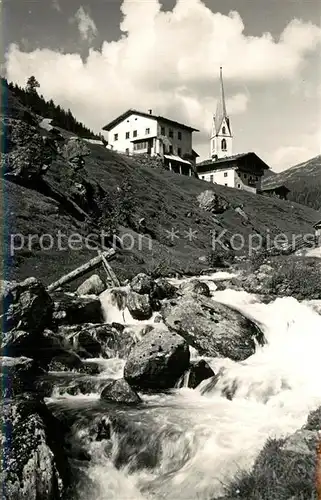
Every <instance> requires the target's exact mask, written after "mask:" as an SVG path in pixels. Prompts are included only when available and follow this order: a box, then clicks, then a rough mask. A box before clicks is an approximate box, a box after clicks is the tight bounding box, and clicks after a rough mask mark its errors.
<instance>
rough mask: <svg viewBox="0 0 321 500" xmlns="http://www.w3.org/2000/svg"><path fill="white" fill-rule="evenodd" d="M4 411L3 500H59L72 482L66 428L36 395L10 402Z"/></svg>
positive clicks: (7, 402)
mask: <svg viewBox="0 0 321 500" xmlns="http://www.w3.org/2000/svg"><path fill="white" fill-rule="evenodd" d="M2 411H3V414H2V427H3V428H4V429H6V430H7V432H5V433H4V434H3V444H2V451H3V457H2V459H3V464H4V467H3V469H2V471H1V476H2V477H1V479H2V488H3V489H2V495H3V498H6V499H8V500H9V499H10V500H18V499H19V500H60V499H61V498H62V496H63V495H64V494H65V491H66V488H67V486H68V484H69V478H70V469H69V465H68V460H67V456H66V453H65V450H64V448H63V444H62V443H63V439H64V434H65V431H66V430H65V428H64V427H63V426H62V425H61V424H60V422H59V421H58V420H57V419H56V418H55V417H54V416H53V415H52V414H51V413H50V411H49V410H48V408H47V407H46V405H45V404H44V402H43V401H42V400H40V399H38V398H36V397H35V396H34V395H33V396H31V395H28V396H27V395H25V396H23V397H21V396H20V397H19V398H14V399H12V400H7V401H5V402H4V404H3V405H2ZM58 436H59V439H57V437H58Z"/></svg>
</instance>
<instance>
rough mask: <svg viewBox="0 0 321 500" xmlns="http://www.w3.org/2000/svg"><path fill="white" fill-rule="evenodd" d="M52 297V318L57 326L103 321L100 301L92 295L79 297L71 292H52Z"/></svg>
mask: <svg viewBox="0 0 321 500" xmlns="http://www.w3.org/2000/svg"><path fill="white" fill-rule="evenodd" d="M52 298H53V300H54V311H53V320H54V323H55V324H56V325H57V326H59V325H77V324H81V323H102V322H103V312H102V307H101V302H100V300H99V298H98V297H96V296H94V295H90V296H82V297H79V296H77V295H75V294H71V293H70V294H67V293H63V292H53V293H52Z"/></svg>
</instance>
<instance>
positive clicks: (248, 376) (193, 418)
mask: <svg viewBox="0 0 321 500" xmlns="http://www.w3.org/2000/svg"><path fill="white" fill-rule="evenodd" d="M213 279H215V277H214V276H213V277H212V281H213ZM213 289H214V290H215V287H214V286H212V287H211V290H213ZM212 295H213V298H214V299H215V300H217V301H219V302H221V303H224V304H227V305H229V306H232V307H234V308H235V309H237V310H239V311H240V312H241V313H242V314H243V315H245V316H247V317H249V318H251V319H253V320H254V321H255V322H256V323H257V324H258V325H259V326H260V327H261V329H262V330H263V332H264V335H265V337H266V340H267V344H266V345H265V346H264V347H257V349H256V353H255V354H254V355H253V356H251V357H250V358H248V359H247V360H246V361H243V362H233V361H231V360H229V359H219V358H215V359H214V358H212V359H211V358H207V361H208V362H209V364H210V365H211V367H212V368H213V370H214V372H215V373H217V372H218V371H219V369H220V368H225V370H224V373H223V375H222V376H221V378H220V379H219V381H218V383H217V385H216V386H215V388H214V389H212V390H210V389H209V390H206V387H207V385H208V381H204V382H203V383H202V384H201V385H200V386H199V387H198V388H196V389H194V390H193V389H188V388H186V387H183V388H181V389H175V390H173V391H171V393H170V394H166V395H164V394H162V395H150V396H146V395H143V396H142V398H143V400H144V405H143V408H142V409H139V410H138V409H136V410H135V409H132V410H127V413H125V414H124V415H125V417H126V418H128V419H129V421H130V422H135V425H136V427H137V428H138V429H141V430H142V431H141V432H142V435H143V438H142V439H140V440H139V443H138V444H137V443H135V446H136V451H137V453H139V452H144V453H145V455H146V454H148V453H149V450H150V448H151V447H153V446H155V447H156V443H157V445H158V446H159V449H158V452H157V460H155V463H153V465H152V466H151V467H150V468H147V467H130V466H129V464H124V465H123V466H122V467H118V468H116V467H115V465H114V459H115V457H116V455H117V453H119V448H120V446H121V445H124V442H122V443H121V442H120V438H119V436H116V435H115V436H112V449H111V450H109V451H108V453H107V452H106V444H105V443H104V441H102V442H91V443H89V444H88V446H90V451H91V455H92V457H93V460H92V461H91V462H90V464H89V466H88V468H87V469H86V470H85V471H84V477H85V480H84V482H83V483H82V484H81V485H80V487H79V488H80V491H79V493H78V496H77V499H78V498H79V499H80V500H111V499H115V500H116V499H117V500H160V499H168V500H195V499H201V500H213V499H214V498H216V497H219V496H220V495H221V494H222V492H223V487H224V484H226V483H227V481H228V480H229V478H231V477H233V476H234V475H235V473H237V472H238V471H239V470H240V469H243V468H249V467H251V465H252V463H253V460H254V459H255V456H256V455H257V453H258V452H259V451H260V450H261V449H262V447H263V445H264V443H265V441H266V439H267V438H268V437H269V436H272V437H282V436H286V435H287V434H289V433H292V432H294V431H296V430H297V429H298V428H300V427H301V426H302V425H303V424H304V423H305V421H306V418H307V415H308V413H309V412H310V411H311V410H314V409H315V408H317V407H318V406H320V405H321V388H320V379H321V363H320V353H321V316H320V315H319V314H318V312H317V310H316V308H315V303H314V304H313V306H312V305H310V304H309V303H299V302H298V301H297V300H295V299H293V298H290V297H289V298H278V299H276V300H275V301H274V302H273V303H270V304H263V303H261V302H260V301H259V299H257V298H256V297H254V296H253V295H250V294H248V293H246V292H236V291H232V290H225V291H213V294H212ZM104 304H105V308H107V316H108V308H109V306H110V304H108V299H106V297H105V302H104ZM111 306H112V307H111V308H110V309H109V314H111V315H112V317H113V321H118V322H123V321H122V318H123V316H122V312H121V313H120V312H118V317H117V314H116V309H115V304H112V305H111ZM116 317H117V318H116ZM126 320H128V315H127V313H126ZM203 359H204V357H203ZM100 362H101V363H102V364H103V365H104V371H103V372H102V373H101V374H100V376H99V377H100V378H102V377H106V378H121V377H122V370H123V366H124V361H122V360H120V359H114V360H104V361H103V360H100ZM226 385H230V386H232V385H234V387H235V395H234V398H233V400H232V401H230V400H227V399H226V398H225V397H223V396H221V389H222V387H223V386H226ZM97 399H98V394H96V395H95V394H91V395H88V396H66V397H65V403H66V406H68V405H70V406H71V407H74V408H77V411H79V413H82V411H84V410H83V409H84V408H88V404H94V403H95V400H97ZM51 401H55V399H52V400H51ZM60 402H61V399H60ZM96 403H97V401H96ZM97 411H98V410H97ZM100 411H106V410H104V409H103V410H100ZM79 432H85V431H84V429H81V430H79ZM129 434H130V433H129ZM144 436H145V441H144ZM126 439H127V441H126V443H127V444H128V440H130V439H131V436H130V435H127V437H126ZM155 453H156V452H155Z"/></svg>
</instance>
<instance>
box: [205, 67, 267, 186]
mask: <svg viewBox="0 0 321 500" xmlns="http://www.w3.org/2000/svg"><path fill="white" fill-rule="evenodd" d="M210 155H211V157H210V159H208V160H204V161H202V162H200V163H197V165H196V168H197V173H198V177H199V178H200V179H202V180H204V181H208V182H213V183H216V184H222V185H223V186H228V187H232V188H237V189H244V190H246V191H251V192H254V193H257V192H259V191H261V183H262V177H263V175H264V172H265V171H266V170H268V169H269V168H270V167H269V166H268V165H267V164H266V163H264V161H263V160H261V158H259V157H258V156H257V155H256V154H255V153H253V152H248V153H241V154H235V155H233V134H232V129H231V122H230V118H229V116H228V114H227V110H226V103H225V94H224V84H223V74H222V68H220V96H219V99H218V102H217V107H216V114H215V116H213V123H212V132H211V138H210Z"/></svg>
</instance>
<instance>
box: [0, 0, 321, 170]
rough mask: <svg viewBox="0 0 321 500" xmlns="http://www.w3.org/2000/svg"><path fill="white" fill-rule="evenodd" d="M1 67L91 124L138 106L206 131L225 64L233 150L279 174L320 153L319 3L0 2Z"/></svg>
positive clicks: (199, 135) (200, 136) (205, 143)
mask: <svg viewBox="0 0 321 500" xmlns="http://www.w3.org/2000/svg"><path fill="white" fill-rule="evenodd" d="M0 4H1V7H0V8H1V9H2V16H1V21H2V23H1V24H2V26H1V32H2V33H3V38H4V48H5V51H4V57H3V59H2V60H1V61H0V64H1V72H2V74H3V75H4V76H6V77H7V78H8V79H9V80H10V81H14V82H16V83H18V84H19V85H20V86H24V85H25V83H26V81H27V79H28V77H29V76H30V75H34V76H35V77H36V78H37V80H38V81H39V83H40V89H39V93H41V94H43V96H44V97H45V98H46V99H50V98H52V99H53V100H54V101H55V102H56V103H57V104H60V105H61V106H63V107H65V108H70V109H71V111H72V112H73V114H74V115H75V116H76V117H77V119H78V120H80V121H82V122H83V123H84V124H85V125H86V126H88V127H90V128H91V129H93V130H94V131H95V132H100V131H101V128H102V127H103V126H104V125H106V124H107V123H108V122H110V121H111V120H112V119H113V118H115V117H116V116H118V115H119V114H121V113H122V112H124V111H125V110H127V109H128V108H135V109H139V110H141V111H147V110H148V109H152V110H153V113H154V114H158V115H163V116H166V117H168V118H170V119H173V120H175V121H179V122H183V123H186V124H188V125H190V126H192V127H195V128H197V129H199V130H200V132H196V133H194V139H193V147H194V149H195V150H196V151H197V152H198V153H199V155H200V159H206V158H208V157H209V152H210V148H209V136H210V130H211V124H212V116H213V112H214V111H215V109H216V100H217V98H218V93H219V80H218V78H219V67H220V66H222V67H223V76H224V86H225V95H226V100H227V112H228V114H229V116H230V121H231V126H232V133H233V137H234V139H233V153H242V152H246V151H254V152H256V154H258V155H259V156H260V157H261V158H262V159H263V160H264V161H265V162H266V163H268V165H269V166H270V167H271V168H272V169H273V170H275V171H281V170H284V169H285V168H288V167H290V166H293V165H295V164H297V163H300V162H303V161H305V160H307V159H309V158H311V157H313V156H316V155H318V154H320V153H321V58H320V49H321V28H320V16H321V2H320V1H319V0H84V2H83V3H82V1H81V0H80V1H79V0H0Z"/></svg>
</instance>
